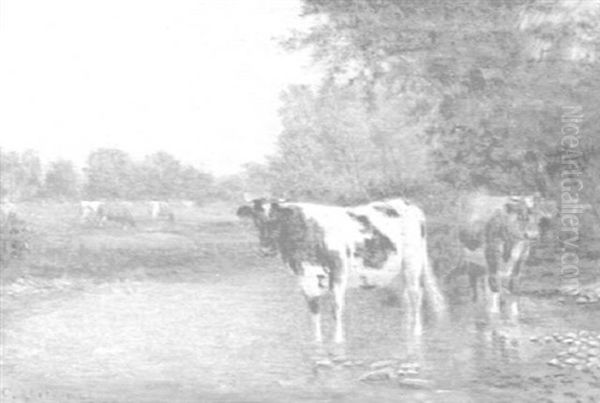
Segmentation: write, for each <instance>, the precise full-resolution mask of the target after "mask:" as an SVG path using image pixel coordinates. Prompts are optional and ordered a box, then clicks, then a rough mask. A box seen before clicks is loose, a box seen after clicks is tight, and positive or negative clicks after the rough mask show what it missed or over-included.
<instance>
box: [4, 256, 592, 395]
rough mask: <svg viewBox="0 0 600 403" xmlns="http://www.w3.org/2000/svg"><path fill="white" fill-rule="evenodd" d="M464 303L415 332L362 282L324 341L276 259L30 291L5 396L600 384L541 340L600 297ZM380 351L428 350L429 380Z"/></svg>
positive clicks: (578, 322) (568, 388)
mask: <svg viewBox="0 0 600 403" xmlns="http://www.w3.org/2000/svg"><path fill="white" fill-rule="evenodd" d="M450 303H451V304H450V305H451V309H450V312H449V315H448V317H447V318H446V320H444V321H436V320H434V319H433V318H429V317H428V318H426V319H427V320H426V324H425V329H424V335H423V337H422V338H421V339H420V340H415V339H414V338H413V337H411V336H409V335H407V334H406V333H407V332H406V329H405V327H404V326H403V320H402V318H403V314H402V309H401V307H400V306H399V303H398V301H397V298H396V297H395V294H394V293H392V292H387V291H382V290H374V291H366V290H351V291H350V292H349V294H348V310H347V312H346V331H347V334H346V336H347V340H348V341H347V343H346V344H345V345H344V346H335V345H333V344H330V343H325V344H324V345H323V346H321V347H319V346H315V345H314V344H312V343H311V337H312V330H311V327H310V321H309V317H308V311H307V309H306V306H305V304H304V300H303V298H302V297H301V295H300V294H299V291H298V290H297V288H296V283H295V281H294V279H293V278H292V277H291V276H290V275H288V273H286V272H284V271H282V270H280V269H277V268H275V267H266V268H248V269H247V270H246V268H244V269H239V270H235V271H233V270H232V271H231V272H224V271H223V272H221V271H216V272H213V273H211V274H209V275H207V276H205V277H204V278H203V279H202V280H198V281H193V282H192V281H168V282H167V281H158V280H150V279H145V280H139V281H132V280H126V281H121V282H105V283H97V284H91V283H90V284H87V285H86V286H85V287H83V288H82V289H79V290H72V291H70V292H68V293H66V294H62V295H54V296H53V297H45V298H36V297H29V300H28V301H27V302H26V303H24V304H23V305H22V306H21V307H20V308H18V309H17V308H15V309H12V310H10V311H5V314H4V317H3V331H2V337H3V340H2V343H3V359H2V370H3V371H2V375H3V378H2V379H3V385H2V388H3V391H2V393H3V401H4V399H6V401H30V402H38V401H39V402H67V401H90V402H92V401H93V402H99V401H102V402H124V401H126V402H137V401H144V402H145V401H148V402H150V401H156V402H166V401H168V402H178V401H257V402H258V401H272V402H279V401H306V402H309V401H310V402H314V401H352V402H363V401H409V402H410V401H431V402H461V403H463V402H471V401H472V402H480V401H484V402H485V401H507V402H508V401H544V400H543V399H548V400H547V401H568V399H571V398H572V399H578V398H581V399H582V401H595V400H593V399H595V398H596V397H599V396H600V385H599V383H598V379H597V378H594V376H593V375H592V374H585V373H580V372H577V371H574V370H569V369H556V368H552V367H549V366H548V365H546V362H547V361H548V360H549V359H550V358H551V357H553V356H554V355H555V354H556V352H557V351H558V350H559V347H558V346H557V345H556V343H554V342H550V343H545V342H544V343H539V342H537V343H534V342H531V341H530V337H532V336H545V335H549V334H552V333H553V332H563V333H564V332H568V331H577V330H580V329H587V330H600V329H599V327H598V324H599V323H600V321H599V320H598V319H599V318H598V317H599V316H600V315H598V310H597V309H596V310H590V309H591V308H587V310H586V309H583V308H579V307H574V306H567V307H564V306H561V305H559V304H558V303H556V302H555V301H553V300H548V299H546V300H544V299H533V298H525V299H524V301H523V304H522V305H523V317H522V319H521V322H520V323H519V324H518V325H516V324H510V323H508V322H506V321H503V320H498V321H490V320H489V319H488V318H487V316H486V314H485V312H484V311H483V309H482V308H481V307H479V306H477V305H473V304H472V303H471V302H470V301H468V296H466V295H464V296H458V297H456V298H455V299H453V300H451V301H450ZM329 311H330V309H329V308H328V307H326V309H325V312H324V313H325V314H327V313H329ZM326 316H327V321H326V323H325V326H324V334H325V335H326V336H329V337H326V340H330V339H331V334H332V328H331V324H332V321H331V319H330V317H329V315H326ZM331 360H332V361H331ZM379 360H393V361H394V362H395V363H397V364H398V365H399V364H401V363H417V364H418V365H420V368H421V369H420V371H419V374H418V375H414V376H413V377H418V378H419V379H422V380H425V381H426V382H427V383H426V384H424V386H422V387H421V386H418V387H409V386H407V385H403V384H401V383H400V382H399V380H400V379H402V377H400V378H398V379H388V380H384V381H380V382H363V381H360V380H359V379H360V378H361V376H363V375H364V374H365V373H367V372H369V371H370V370H371V369H370V365H372V364H373V363H374V362H377V361H379ZM329 361H331V362H332V363H333V365H330V364H328V362H329ZM318 363H320V364H321V365H318ZM11 399H12V400H11ZM563 399H567V400H563ZM586 399H587V400H586ZM597 401H600V399H598V400H597Z"/></svg>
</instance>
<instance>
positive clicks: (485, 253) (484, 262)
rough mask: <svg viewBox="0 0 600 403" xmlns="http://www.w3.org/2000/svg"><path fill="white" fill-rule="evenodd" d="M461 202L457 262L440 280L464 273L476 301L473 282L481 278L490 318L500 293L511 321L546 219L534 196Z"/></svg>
mask: <svg viewBox="0 0 600 403" xmlns="http://www.w3.org/2000/svg"><path fill="white" fill-rule="evenodd" d="M466 201H467V202H466V203H465V205H464V206H463V217H461V228H460V231H459V240H460V243H461V246H462V251H461V257H460V261H459V263H458V265H457V267H456V268H455V269H454V270H453V271H452V272H451V273H449V274H448V276H447V278H446V279H447V280H450V279H452V278H454V277H456V276H457V275H459V274H462V273H464V272H466V273H467V274H468V276H469V283H470V286H471V289H472V292H473V300H474V301H476V300H477V298H478V295H477V289H478V282H479V281H478V280H479V278H482V277H483V278H485V279H486V280H487V281H484V289H485V291H486V293H487V291H491V297H492V300H491V307H490V310H491V312H493V313H497V312H499V306H500V295H501V294H503V295H504V294H505V293H504V291H505V290H506V291H508V294H506V296H507V299H510V311H511V315H512V316H516V315H518V304H517V301H518V296H519V283H520V277H521V272H522V267H523V265H524V264H525V261H526V260H527V258H528V256H529V252H530V248H531V244H532V241H533V240H536V239H537V238H538V237H539V234H540V229H541V228H542V227H543V225H544V223H545V220H548V217H547V214H546V213H544V212H543V211H542V210H541V209H540V207H539V200H538V199H537V198H536V197H534V196H490V195H485V194H476V195H472V196H470V197H469V198H467V199H466ZM488 287H489V288H488Z"/></svg>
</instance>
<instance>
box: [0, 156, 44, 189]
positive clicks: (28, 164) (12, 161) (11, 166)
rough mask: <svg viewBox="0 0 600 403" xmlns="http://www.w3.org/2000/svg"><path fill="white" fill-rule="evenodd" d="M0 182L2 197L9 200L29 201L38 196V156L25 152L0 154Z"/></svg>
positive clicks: (40, 179) (39, 167) (39, 185)
mask: <svg viewBox="0 0 600 403" xmlns="http://www.w3.org/2000/svg"><path fill="white" fill-rule="evenodd" d="M0 181H1V185H2V186H1V188H2V196H7V197H8V198H10V199H14V200H22V199H30V198H32V197H35V196H37V195H38V194H39V192H40V190H41V183H42V169H41V162H40V159H39V157H38V155H37V154H36V153H35V152H34V151H32V150H27V151H25V152H23V153H21V154H19V153H17V152H4V151H2V152H1V153H0Z"/></svg>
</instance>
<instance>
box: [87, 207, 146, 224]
mask: <svg viewBox="0 0 600 403" xmlns="http://www.w3.org/2000/svg"><path fill="white" fill-rule="evenodd" d="M96 214H97V217H98V222H99V225H100V226H103V225H104V224H106V223H107V222H108V221H113V222H115V223H118V224H121V225H123V227H128V226H129V227H135V226H136V225H135V220H134V219H133V214H132V213H131V209H130V208H129V207H128V206H127V205H126V204H125V203H119V202H107V203H102V204H100V206H98V210H97V213H96Z"/></svg>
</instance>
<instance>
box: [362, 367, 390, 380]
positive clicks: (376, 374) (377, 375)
mask: <svg viewBox="0 0 600 403" xmlns="http://www.w3.org/2000/svg"><path fill="white" fill-rule="evenodd" d="M395 377H396V373H395V372H394V371H393V369H392V368H383V369H378V370H376V371H371V372H367V373H366V374H364V375H363V376H361V377H360V379H359V380H360V381H363V382H372V381H385V380H388V379H391V378H395Z"/></svg>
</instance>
